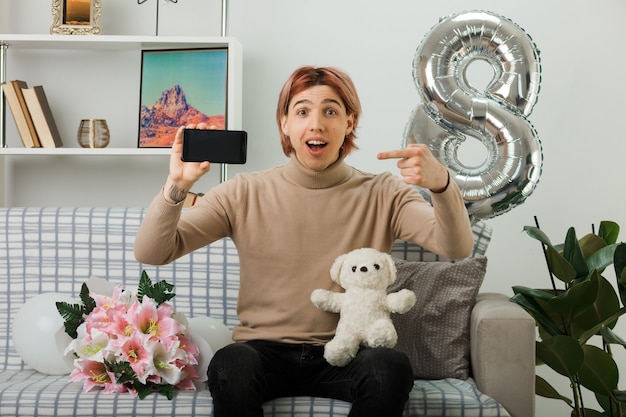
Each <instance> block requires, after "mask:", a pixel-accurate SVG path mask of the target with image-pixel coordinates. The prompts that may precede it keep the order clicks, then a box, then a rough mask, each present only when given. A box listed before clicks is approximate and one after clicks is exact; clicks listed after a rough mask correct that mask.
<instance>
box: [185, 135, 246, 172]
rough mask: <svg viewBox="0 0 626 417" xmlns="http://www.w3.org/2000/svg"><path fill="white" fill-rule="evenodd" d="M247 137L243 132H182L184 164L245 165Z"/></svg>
mask: <svg viewBox="0 0 626 417" xmlns="http://www.w3.org/2000/svg"><path fill="white" fill-rule="evenodd" d="M247 141H248V135H247V133H246V132H245V131H243V130H203V129H185V130H184V131H183V154H182V158H181V159H182V160H183V161H184V162H203V161H209V162H211V163H222V164H245V163H246V154H247V149H246V147H247Z"/></svg>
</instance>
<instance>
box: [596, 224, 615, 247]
mask: <svg viewBox="0 0 626 417" xmlns="http://www.w3.org/2000/svg"><path fill="white" fill-rule="evenodd" d="M598 236H600V237H601V238H602V239H603V240H604V241H605V242H606V244H607V245H612V244H614V243H615V242H617V237H618V236H619V225H618V224H617V223H615V222H612V221H609V220H603V221H601V222H600V228H599V229H598Z"/></svg>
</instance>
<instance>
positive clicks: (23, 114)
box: [2, 80, 41, 148]
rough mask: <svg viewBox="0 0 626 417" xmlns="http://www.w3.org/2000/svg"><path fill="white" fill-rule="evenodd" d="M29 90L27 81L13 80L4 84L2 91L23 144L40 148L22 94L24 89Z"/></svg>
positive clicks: (27, 146)
mask: <svg viewBox="0 0 626 417" xmlns="http://www.w3.org/2000/svg"><path fill="white" fill-rule="evenodd" d="M23 88H28V84H27V83H26V81H22V80H13V81H9V82H6V83H2V91H4V96H5V97H6V102H7V104H8V105H9V108H10V109H11V114H12V115H13V120H15V125H16V127H17V133H19V135H20V139H22V143H23V144H24V147H26V148H38V147H40V146H41V145H40V143H39V137H38V136H37V130H36V129H35V124H34V123H33V119H32V117H31V115H30V111H29V110H28V106H27V105H26V100H25V99H24V95H23V94H22V89H23Z"/></svg>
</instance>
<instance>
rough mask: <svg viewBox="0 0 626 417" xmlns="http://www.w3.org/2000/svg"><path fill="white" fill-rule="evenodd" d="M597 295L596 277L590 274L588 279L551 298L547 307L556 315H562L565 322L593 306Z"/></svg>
mask: <svg viewBox="0 0 626 417" xmlns="http://www.w3.org/2000/svg"><path fill="white" fill-rule="evenodd" d="M597 295H598V276H597V273H596V274H591V276H590V277H589V279H587V280H585V281H581V282H579V283H577V284H576V285H572V286H571V287H570V288H569V289H567V291H565V292H564V293H562V294H559V295H558V296H556V297H553V298H552V299H551V300H550V301H549V302H548V305H549V306H550V308H551V309H553V310H554V311H555V312H556V313H558V314H561V315H563V316H564V317H565V318H566V320H567V322H570V321H571V320H572V319H573V318H574V317H576V316H577V315H579V314H581V313H582V312H584V311H585V310H586V309H587V308H588V307H589V306H591V305H592V304H593V302H594V301H595V300H596V297H597Z"/></svg>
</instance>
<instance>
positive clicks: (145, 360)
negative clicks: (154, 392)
mask: <svg viewBox="0 0 626 417" xmlns="http://www.w3.org/2000/svg"><path fill="white" fill-rule="evenodd" d="M147 343H148V338H147V337H146V336H145V335H144V334H142V333H139V332H135V333H133V334H132V335H131V336H130V337H124V338H120V339H118V341H117V343H115V345H116V346H117V347H118V349H117V351H118V352H119V357H118V359H119V360H122V361H126V362H128V363H130V367H131V368H132V369H133V371H135V373H136V374H137V379H138V380H139V382H141V383H142V384H145V383H146V379H147V377H148V376H149V375H147V374H146V370H147V369H148V367H149V365H150V362H151V361H152V353H151V352H150V351H149V350H148V349H147V348H146V344H147Z"/></svg>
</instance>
